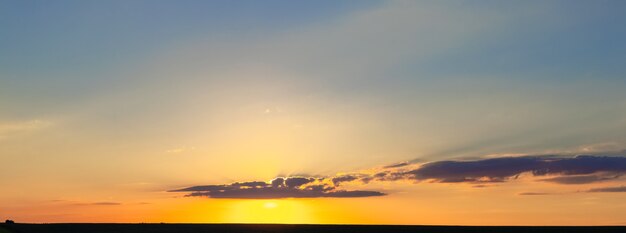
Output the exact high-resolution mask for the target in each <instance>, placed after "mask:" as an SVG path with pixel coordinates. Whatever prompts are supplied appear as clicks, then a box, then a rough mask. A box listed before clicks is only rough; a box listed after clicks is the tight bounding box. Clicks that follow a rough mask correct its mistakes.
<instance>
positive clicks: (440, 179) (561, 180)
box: [170, 155, 626, 199]
mask: <svg viewBox="0 0 626 233" xmlns="http://www.w3.org/2000/svg"><path fill="white" fill-rule="evenodd" d="M413 165H414V164H409V163H399V164H395V165H391V166H385V167H382V168H378V169H377V170H376V169H375V170H370V171H369V172H368V173H350V174H342V175H337V176H331V177H324V178H317V177H305V176H297V177H277V178H275V179H273V180H271V181H269V182H264V181H248V182H235V183H231V184H218V185H202V186H192V187H187V188H182V189H176V190H170V192H186V193H188V194H187V195H186V196H203V197H210V198H241V199H267V198H315V197H372V196H384V195H387V194H386V193H383V192H378V191H368V190H342V189H339V187H340V186H342V184H343V183H345V182H351V183H352V184H354V185H366V184H368V183H370V182H372V181H378V182H389V181H398V180H406V181H416V182H421V181H428V182H435V183H471V184H473V186H472V187H476V188H483V187H488V186H487V185H486V184H489V183H500V182H507V181H509V180H512V179H516V178H517V177H518V176H520V175H521V174H523V173H527V174H531V175H532V176H535V177H545V178H542V179H536V181H541V182H550V183H556V184H566V185H576V184H588V183H595V182H603V181H609V180H614V179H618V178H619V177H621V175H622V174H623V173H626V157H619V156H617V157H616V156H596V155H594V156H592V155H579V156H575V157H564V156H560V155H549V156H546V155H535V156H517V157H501V158H487V159H479V160H472V161H436V162H430V163H425V164H422V165H421V166H419V167H417V168H415V167H414V166H413ZM407 167H410V168H409V169H407ZM589 192H626V187H614V188H601V189H592V190H589ZM549 194H551V193H541V192H522V193H519V194H518V195H524V196H529V195H549Z"/></svg>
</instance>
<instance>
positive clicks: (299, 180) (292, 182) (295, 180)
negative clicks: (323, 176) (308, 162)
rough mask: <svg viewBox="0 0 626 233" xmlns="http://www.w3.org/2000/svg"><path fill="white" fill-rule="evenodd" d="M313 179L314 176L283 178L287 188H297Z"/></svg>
mask: <svg viewBox="0 0 626 233" xmlns="http://www.w3.org/2000/svg"><path fill="white" fill-rule="evenodd" d="M313 181H315V178H304V177H289V178H287V179H286V180H285V186H287V187H288V188H297V187H300V186H302V185H304V184H308V183H311V182H313Z"/></svg>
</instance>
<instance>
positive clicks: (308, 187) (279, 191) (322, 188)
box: [169, 177, 386, 199]
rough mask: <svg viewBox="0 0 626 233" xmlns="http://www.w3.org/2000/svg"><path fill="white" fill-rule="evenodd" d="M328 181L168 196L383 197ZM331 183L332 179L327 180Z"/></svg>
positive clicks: (290, 180) (296, 180)
mask: <svg viewBox="0 0 626 233" xmlns="http://www.w3.org/2000/svg"><path fill="white" fill-rule="evenodd" d="M328 180H329V179H328V178H313V177H286V178H283V177H278V178H276V179H274V180H272V181H271V182H269V183H267V182H262V181H252V182H236V183H232V184H223V185H203V186H193V187H188V188H183V189H176V190H170V191H169V192H189V194H187V195H186V196H190V197H209V198H234V199H274V198H318V197H334V198H349V197H373V196H384V195H386V194H385V193H382V192H378V191H367V190H337V189H336V186H334V185H333V183H330V182H328ZM330 180H332V178H331V179H330Z"/></svg>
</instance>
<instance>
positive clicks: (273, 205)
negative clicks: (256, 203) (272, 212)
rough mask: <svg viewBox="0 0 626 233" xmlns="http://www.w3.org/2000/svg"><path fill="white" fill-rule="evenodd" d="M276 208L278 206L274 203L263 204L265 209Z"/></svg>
mask: <svg viewBox="0 0 626 233" xmlns="http://www.w3.org/2000/svg"><path fill="white" fill-rule="evenodd" d="M277 206H278V204H276V202H266V203H265V204H263V207H265V208H267V209H273V208H276V207H277Z"/></svg>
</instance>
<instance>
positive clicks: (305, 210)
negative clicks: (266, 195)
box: [227, 199, 313, 223]
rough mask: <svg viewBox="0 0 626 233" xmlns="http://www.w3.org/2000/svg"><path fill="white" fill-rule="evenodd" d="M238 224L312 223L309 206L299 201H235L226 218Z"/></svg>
mask: <svg viewBox="0 0 626 233" xmlns="http://www.w3.org/2000/svg"><path fill="white" fill-rule="evenodd" d="M227 218H229V219H228V222H239V223H307V222H311V221H313V219H312V217H311V215H310V209H309V206H308V205H307V204H306V203H305V202H302V201H299V200H291V199H286V200H282V199H281V200H242V201H236V202H234V203H233V205H232V207H231V212H230V214H229V216H228V217H227Z"/></svg>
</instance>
